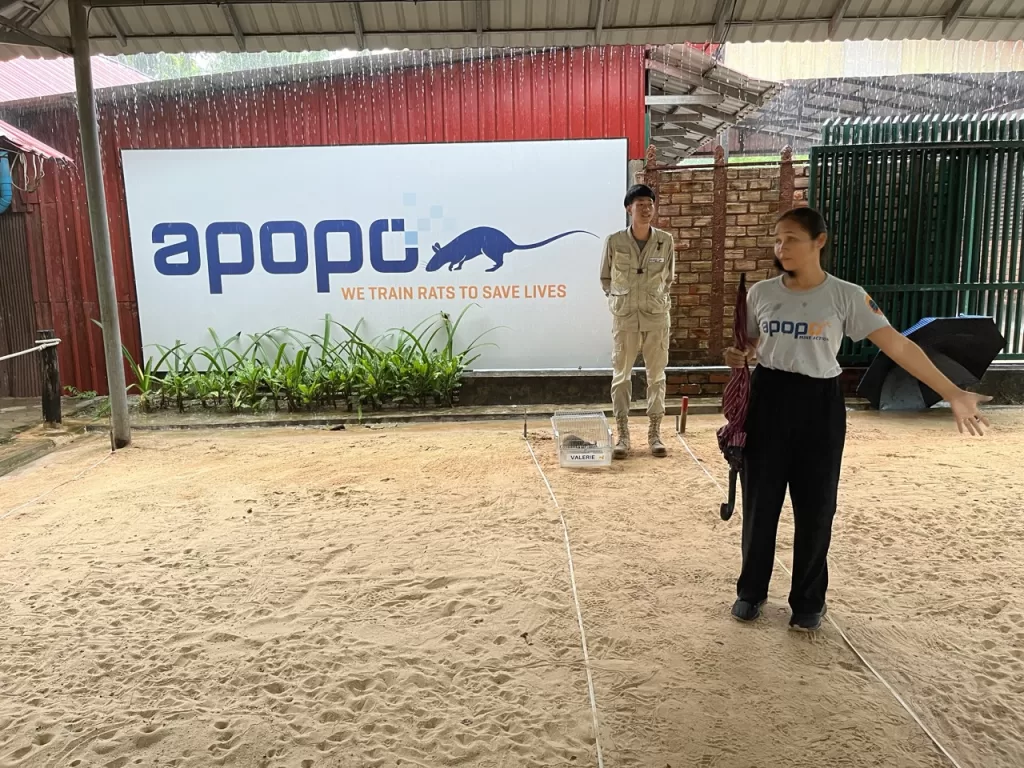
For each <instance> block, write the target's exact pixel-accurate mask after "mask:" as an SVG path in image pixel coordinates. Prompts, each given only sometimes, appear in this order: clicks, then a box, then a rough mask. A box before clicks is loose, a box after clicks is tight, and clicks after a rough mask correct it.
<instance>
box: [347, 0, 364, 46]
mask: <svg viewBox="0 0 1024 768" xmlns="http://www.w3.org/2000/svg"><path fill="white" fill-rule="evenodd" d="M349 5H350V6H351V8H352V25H353V26H354V27H355V30H356V48H358V49H359V50H360V51H365V50H366V32H365V30H364V29H363V12H362V11H361V10H359V3H350V4H349Z"/></svg>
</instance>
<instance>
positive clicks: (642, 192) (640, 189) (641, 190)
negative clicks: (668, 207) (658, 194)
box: [622, 184, 656, 208]
mask: <svg viewBox="0 0 1024 768" xmlns="http://www.w3.org/2000/svg"><path fill="white" fill-rule="evenodd" d="M642 197H649V198H650V199H651V200H652V201H654V200H655V199H656V198H655V197H654V190H653V189H651V188H650V187H648V186H647V185H646V184H634V185H633V186H632V187H630V188H629V189H628V190H626V199H625V200H624V201H623V203H622V206H623V208H629V206H631V205H632V204H633V203H634V202H635V201H636V200H639V199H640V198H642Z"/></svg>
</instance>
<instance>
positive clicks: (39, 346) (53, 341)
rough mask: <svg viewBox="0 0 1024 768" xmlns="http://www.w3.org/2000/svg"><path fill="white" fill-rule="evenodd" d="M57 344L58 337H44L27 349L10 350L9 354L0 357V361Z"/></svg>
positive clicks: (58, 341) (58, 342)
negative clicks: (19, 350)
mask: <svg viewBox="0 0 1024 768" xmlns="http://www.w3.org/2000/svg"><path fill="white" fill-rule="evenodd" d="M58 344H60V339H44V340H42V341H37V342H36V345H35V346H34V347H29V348H28V349H23V350H21V352H12V353H11V354H9V355H4V356H3V357H0V362H3V361H4V360H11V359H12V358H15V357H21V356H22V355H31V354H32V353H33V352H38V351H39V350H41V349H47V348H49V347H56V346H57V345H58Z"/></svg>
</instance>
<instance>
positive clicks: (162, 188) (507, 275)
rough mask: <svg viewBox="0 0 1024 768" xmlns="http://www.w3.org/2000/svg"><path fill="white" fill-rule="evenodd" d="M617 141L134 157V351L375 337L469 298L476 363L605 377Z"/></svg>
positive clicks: (463, 338) (131, 153) (468, 335)
mask: <svg viewBox="0 0 1024 768" xmlns="http://www.w3.org/2000/svg"><path fill="white" fill-rule="evenodd" d="M626 160H627V158H626V141H625V140H624V139H623V140H581V141H545V142H501V143H471V144H429V145H388V146H344V147H294V148H274V149H197V150H180V149H179V150H126V151H124V153H123V168H124V182H125V192H126V196H127V204H128V219H129V226H130V232H131V242H132V255H133V259H134V264H135V281H136V287H137V293H138V301H139V318H140V322H141V326H142V339H143V343H144V344H145V345H147V346H150V345H157V344H159V345H163V346H172V345H173V344H174V343H175V342H176V341H180V342H182V343H184V344H186V345H187V346H190V347H195V346H201V345H204V344H208V343H210V341H211V338H210V335H209V330H208V329H210V328H212V329H214V330H215V331H216V332H217V334H218V335H219V336H220V337H222V338H223V337H229V336H232V335H233V334H235V333H238V332H241V333H242V334H243V337H244V336H245V335H246V334H257V333H262V332H264V331H269V330H271V329H273V328H279V327H285V328H290V329H294V330H299V331H303V332H306V333H321V332H322V331H323V325H324V320H323V318H324V316H325V315H330V316H331V317H332V319H334V320H336V321H338V322H339V323H342V324H344V325H347V326H349V327H352V326H355V325H356V324H357V323H358V322H360V321H363V326H362V330H363V335H364V336H365V337H367V338H372V337H375V336H378V335H380V334H383V333H386V332H387V331H388V330H389V329H392V328H396V327H404V328H410V329H411V328H412V327H413V326H415V325H417V324H418V323H420V322H421V321H423V320H425V319H426V318H428V317H429V316H431V315H435V314H436V313H438V312H440V311H444V312H447V313H449V314H450V315H452V316H453V317H454V316H456V315H458V313H459V312H461V311H462V309H463V308H464V307H465V306H466V305H469V304H476V305H478V306H474V307H472V308H470V310H469V311H468V313H467V314H466V317H465V319H464V321H463V325H462V326H461V327H460V330H459V337H460V338H458V339H457V341H459V342H462V343H463V344H468V343H469V342H470V341H472V340H473V339H474V338H476V337H477V336H478V335H479V334H480V333H482V332H484V331H486V330H488V329H493V328H498V330H496V331H494V332H493V333H490V334H488V336H487V337H486V340H487V341H491V342H494V343H495V344H496V345H497V348H494V347H489V348H486V349H484V350H482V352H483V354H482V356H481V358H480V359H479V360H477V362H476V363H475V364H474V367H477V368H499V369H501V368H505V369H516V368H567V367H572V368H575V367H584V368H591V367H606V366H607V365H608V364H609V359H610V347H611V335H610V333H611V331H610V329H611V318H610V316H609V313H608V308H607V304H606V301H605V298H604V295H603V293H602V292H601V287H600V282H599V277H598V270H599V267H600V259H601V245H602V242H603V239H604V237H605V236H606V235H607V234H609V233H610V232H612V231H614V230H616V229H620V228H621V227H622V226H623V222H624V216H623V210H622V196H623V194H624V185H625V180H626V179H625V169H626Z"/></svg>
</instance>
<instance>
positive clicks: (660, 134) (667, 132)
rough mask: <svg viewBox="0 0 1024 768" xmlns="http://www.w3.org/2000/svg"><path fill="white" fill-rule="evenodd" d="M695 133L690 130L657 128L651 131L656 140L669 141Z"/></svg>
mask: <svg viewBox="0 0 1024 768" xmlns="http://www.w3.org/2000/svg"><path fill="white" fill-rule="evenodd" d="M691 133H693V131H691V130H690V129H689V128H657V129H653V128H652V129H651V136H652V137H653V138H655V139H669V138H674V137H676V136H687V135H688V134H691Z"/></svg>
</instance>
